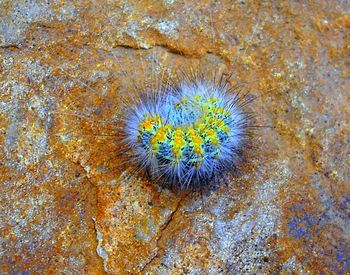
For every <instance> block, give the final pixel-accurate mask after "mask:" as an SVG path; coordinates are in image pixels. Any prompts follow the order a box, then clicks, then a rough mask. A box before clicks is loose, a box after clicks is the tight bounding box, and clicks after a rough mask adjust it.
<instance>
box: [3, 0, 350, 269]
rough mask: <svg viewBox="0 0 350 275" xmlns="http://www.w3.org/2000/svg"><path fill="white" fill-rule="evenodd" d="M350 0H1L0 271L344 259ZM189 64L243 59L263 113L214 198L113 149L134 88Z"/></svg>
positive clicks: (349, 233)
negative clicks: (176, 188)
mask: <svg viewBox="0 0 350 275" xmlns="http://www.w3.org/2000/svg"><path fill="white" fill-rule="evenodd" d="M136 2H137V3H136ZM349 9H350V4H349V3H348V2H347V1H340V0H339V1H273V2H270V1H245V0H241V1H228V0H227V1H225V0H222V1H178V0H164V1H107V2H106V3H105V4H101V3H99V4H97V2H96V1H84V0H81V1H75V0H74V1H67V2H65V1H40V0H36V1H32V0H27V1H26V0H17V1H10V0H4V1H0V89H1V90H0V91H1V93H0V144H1V145H0V184H1V194H0V203H1V209H2V210H1V212H0V229H1V232H2V233H1V236H0V241H1V249H0V259H1V260H0V272H1V273H12V274H13V273H17V272H24V274H27V273H28V272H30V273H47V274H50V273H51V274H52V273H57V272H62V273H92V274H93V273H96V274H103V273H109V274H129V273H145V274H146V273H148V274H227V273H229V274H239V273H247V272H248V273H272V272H285V273H290V272H292V273H293V272H297V273H304V272H311V273H319V272H325V273H338V274H344V273H349V272H350V223H349V220H350V172H349V171H350V158H349V156H350V143H349V142H350V125H349V123H350V107H349V106H350V46H349V45H350V13H349ZM190 67H192V68H200V69H201V70H203V71H206V72H217V73H218V74H220V73H230V72H233V78H232V80H231V81H232V84H233V85H234V84H241V83H244V89H247V90H248V91H250V92H251V93H252V94H253V95H255V96H257V99H256V100H255V101H254V102H253V103H252V104H251V106H250V108H251V109H252V111H254V112H255V113H256V114H257V123H258V124H259V125H266V126H269V127H265V128H261V130H259V131H258V132H257V136H256V138H255V139H254V140H253V143H255V144H256V146H255V148H254V149H253V150H249V151H248V152H247V161H246V162H244V163H242V164H241V165H240V172H239V173H238V174H236V175H233V176H232V177H231V178H230V180H228V182H227V184H225V185H222V186H220V188H219V189H218V190H215V191H213V192H209V193H205V194H203V196H201V195H200V194H196V193H191V192H185V191H184V192H173V191H171V190H166V189H161V188H160V187H159V186H157V185H155V184H153V183H152V182H148V181H147V179H145V178H143V177H141V176H139V175H136V174H133V173H132V172H130V171H131V170H130V169H126V170H124V169H121V168H120V167H121V165H120V163H121V159H120V156H118V154H117V153H116V148H117V143H116V138H115V137H116V135H117V134H118V131H119V130H120V127H119V125H118V124H117V123H116V121H117V119H118V117H119V116H120V115H121V114H120V104H121V102H122V98H123V96H125V95H127V94H130V93H133V92H135V89H134V86H137V87H138V86H139V85H144V84H145V83H146V84H147V83H148V82H149V81H156V80H157V79H160V76H161V75H162V72H164V71H165V72H168V73H169V74H172V73H173V72H174V71H176V70H177V68H190Z"/></svg>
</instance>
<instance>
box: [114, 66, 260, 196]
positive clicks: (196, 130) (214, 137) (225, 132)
mask: <svg viewBox="0 0 350 275" xmlns="http://www.w3.org/2000/svg"><path fill="white" fill-rule="evenodd" d="M231 76H232V75H229V76H226V77H225V76H224V75H222V76H221V77H220V78H219V79H218V80H216V79H215V78H214V77H212V78H209V79H208V78H206V77H205V75H204V74H201V73H192V74H186V73H183V72H182V73H181V74H178V76H177V77H175V78H174V79H167V80H166V81H164V83H163V84H160V85H159V86H158V87H149V88H146V89H145V90H144V91H141V92H140V93H139V95H138V96H136V97H134V98H131V101H128V102H127V104H125V108H124V109H125V111H124V116H123V119H122V121H123V133H122V139H121V141H122V143H123V144H124V145H123V146H122V147H123V148H124V154H125V156H126V157H127V158H128V159H129V160H130V162H132V163H133V165H136V167H138V168H139V169H140V170H142V171H145V172H146V174H147V175H148V176H149V178H150V179H151V180H152V181H155V182H158V183H161V184H164V185H166V186H168V187H174V188H176V189H181V190H184V189H205V188H210V187H213V186H214V187H215V186H217V185H218V184H219V183H220V182H221V179H223V177H224V175H226V174H227V172H229V171H231V170H232V169H235V168H236V165H237V164H238V163H239V162H240V161H241V159H242V152H243V151H244V150H245V149H246V148H245V146H246V145H247V143H248V141H249V138H250V136H251V133H252V129H253V128H254V126H253V124H252V121H253V115H252V114H251V113H249V112H248V111H247V110H245V107H246V105H247V104H248V103H249V102H251V100H253V97H251V96H249V95H248V94H244V95H242V93H241V91H240V90H239V89H238V87H237V86H231V85H230V83H229V79H230V77H231Z"/></svg>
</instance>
